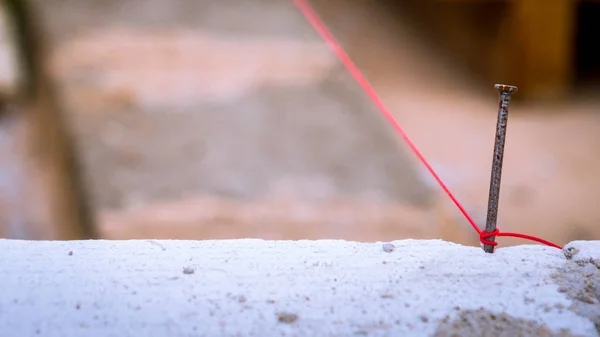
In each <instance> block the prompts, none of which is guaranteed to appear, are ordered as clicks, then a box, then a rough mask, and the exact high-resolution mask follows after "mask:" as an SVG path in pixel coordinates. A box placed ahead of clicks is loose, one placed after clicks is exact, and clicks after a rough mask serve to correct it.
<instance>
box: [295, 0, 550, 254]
mask: <svg viewBox="0 0 600 337" xmlns="http://www.w3.org/2000/svg"><path fill="white" fill-rule="evenodd" d="M293 1H294V4H295V5H296V7H297V8H298V9H299V10H300V12H302V14H303V15H304V17H305V18H306V20H307V21H308V22H309V23H310V24H311V25H312V27H313V28H314V29H315V30H316V31H317V33H319V35H321V38H323V40H324V41H325V42H326V43H327V44H328V45H329V47H330V48H331V49H332V50H333V52H334V53H335V54H336V56H337V57H338V59H339V60H340V61H341V62H342V63H343V64H344V66H345V67H346V69H347V70H348V72H349V73H350V74H351V75H352V77H354V79H355V80H356V82H358V84H359V85H360V86H361V87H362V88H363V89H364V91H365V92H366V93H367V95H368V96H369V97H370V98H371V100H373V102H374V103H375V105H377V107H378V108H379V110H380V111H381V113H382V114H383V115H384V116H385V117H386V118H387V120H388V121H389V122H390V124H392V126H393V127H394V129H396V131H397V132H398V133H399V134H400V136H402V138H403V139H404V141H405V142H406V143H407V144H408V146H409V147H410V149H411V150H412V151H413V152H414V153H415V155H416V156H417V157H418V158H419V160H420V161H421V162H422V163H423V165H425V167H426V168H427V170H428V171H429V172H430V173H431V175H432V176H433V177H434V178H435V180H436V181H437V182H438V184H439V185H440V187H441V188H442V189H443V190H444V192H446V194H447V195H448V197H450V199H452V201H453V202H454V204H455V205H456V207H458V209H459V210H460V212H461V213H462V214H463V215H464V217H465V218H466V219H467V221H468V222H469V224H471V226H472V227H473V229H474V230H475V231H476V232H477V233H478V234H479V239H480V241H481V243H482V244H484V245H492V246H496V245H497V244H498V243H497V242H492V241H489V240H488V239H489V238H490V237H492V236H512V237H517V238H522V239H527V240H531V241H536V242H539V243H543V244H545V245H548V246H552V247H556V248H559V249H562V247H560V246H559V245H556V244H554V243H552V242H550V241H546V240H543V239H540V238H537V237H534V236H530V235H526V234H519V233H508V232H500V231H499V230H498V229H496V230H495V231H493V232H491V233H486V232H485V231H483V230H481V229H479V227H477V224H476V223H475V221H474V220H473V218H471V216H470V215H469V214H468V213H467V211H466V210H465V208H464V207H463V206H462V205H461V204H460V202H459V201H458V200H457V199H456V197H455V196H454V194H452V192H450V190H449V189H448V187H447V186H446V184H444V182H443V181H442V179H441V178H440V177H439V176H438V174H437V173H436V172H435V171H434V170H433V168H432V167H431V165H430V164H429V162H427V160H426V159H425V157H424V156H423V154H422V153H421V151H419V149H417V147H416V145H415V144H414V143H413V142H412V140H410V138H408V135H407V134H406V132H405V131H404V129H403V128H402V126H400V124H399V123H398V122H397V121H396V119H395V118H394V116H393V115H392V113H391V112H390V111H389V110H388V108H387V107H386V106H385V104H383V101H382V100H381V98H379V96H378V95H377V93H376V92H375V90H374V89H373V87H372V86H371V85H370V84H369V81H367V79H366V78H365V77H364V76H363V74H362V73H361V71H360V70H359V69H358V67H357V66H356V65H355V64H354V62H353V61H352V59H351V58H350V56H348V54H347V53H346V51H345V50H344V49H343V48H342V46H341V45H340V44H339V43H338V42H337V40H336V39H335V38H334V37H333V35H332V34H331V33H330V32H329V29H327V26H325V24H324V23H323V21H322V20H321V19H320V18H319V16H318V15H317V13H316V12H315V11H314V10H313V8H312V7H311V6H310V5H309V4H308V3H307V2H306V0H293Z"/></svg>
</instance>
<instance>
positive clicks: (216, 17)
mask: <svg viewBox="0 0 600 337" xmlns="http://www.w3.org/2000/svg"><path fill="white" fill-rule="evenodd" d="M6 2H7V3H8V2H11V1H9V0H6ZM26 3H28V4H29V5H30V10H31V12H32V14H33V15H34V16H32V17H31V18H30V19H31V20H32V21H34V22H32V23H34V24H36V25H37V27H38V30H37V31H35V34H34V35H35V36H36V38H37V39H38V40H39V41H38V42H41V43H42V44H43V47H44V48H43V50H39V51H38V53H37V54H36V55H38V56H39V57H37V58H36V62H39V63H40V64H43V67H40V68H39V69H38V70H37V71H40V72H44V69H45V71H46V73H47V75H48V80H47V81H46V82H44V83H43V84H40V86H47V87H49V88H52V89H48V90H47V91H45V90H41V91H38V92H37V93H36V94H32V95H29V96H26V98H25V99H24V98H23V97H25V96H22V95H21V96H19V95H16V94H15V93H14V91H15V90H13V89H14V88H15V87H16V84H15V83H18V82H17V81H16V80H15V78H18V77H19V76H22V74H21V73H23V72H26V71H25V70H24V69H25V68H23V67H22V66H19V57H20V58H21V60H22V58H23V55H20V56H19V57H17V58H14V57H13V58H11V57H12V56H14V55H18V54H15V53H13V50H14V49H15V48H16V49H18V48H19V47H18V46H19V43H18V41H16V40H15V39H11V37H14V36H15V33H14V32H15V30H12V31H11V29H10V22H11V20H10V14H11V13H10V12H8V15H4V18H3V20H2V25H3V28H2V29H3V31H2V39H0V42H1V43H2V44H3V45H2V47H0V49H2V50H4V51H3V52H2V55H0V73H1V74H0V78H1V79H2V83H1V84H0V90H1V91H0V92H1V95H0V98H1V99H0V104H1V105H0V108H1V109H2V113H0V117H1V118H0V221H1V222H0V237H12V238H29V239H77V238H86V237H100V238H107V239H132V238H135V239H159V238H172V239H225V238H246V237H254V238H264V239H322V238H331V239H348V240H358V241H372V240H382V241H383V240H395V239H405V238H414V239H425V238H444V239H446V240H450V241H454V242H458V243H462V244H469V245H478V238H477V235H476V233H475V232H474V231H473V230H472V228H470V227H469V225H468V223H467V222H466V221H465V220H464V219H463V217H462V215H461V214H460V213H459V212H458V210H456V208H455V206H454V205H453V204H452V203H451V201H450V199H449V198H448V197H447V196H446V195H445V194H444V193H443V192H442V191H441V189H440V188H439V187H438V186H437V185H436V184H435V182H434V181H433V179H432V178H431V177H430V176H429V173H428V172H427V171H426V170H425V169H424V167H423V166H422V165H421V164H420V163H419V162H417V160H416V157H415V156H414V154H412V153H411V152H410V150H409V149H408V147H407V146H406V145H405V144H404V142H403V140H402V139H401V138H400V136H399V135H397V134H396V133H394V131H393V129H392V128H391V126H390V125H388V124H387V123H386V121H385V120H384V119H383V118H382V117H381V115H380V113H379V111H378V110H377V108H376V107H375V105H374V104H373V103H372V102H371V101H370V100H369V98H368V97H367V95H366V94H365V93H364V92H363V91H362V90H361V88H360V87H359V86H358V84H356V83H355V82H354V80H353V79H352V77H351V76H350V75H349V74H348V73H347V72H346V71H345V69H344V68H343V67H342V66H341V64H340V62H339V61H338V60H337V59H336V58H335V56H334V55H333V53H332V52H331V51H330V49H329V47H328V46H327V45H326V44H325V43H324V42H323V41H322V40H321V39H320V37H319V36H318V35H317V33H316V32H314V30H313V29H312V28H311V26H310V25H309V24H308V23H307V22H306V20H305V19H304V17H303V16H302V15H301V13H300V12H299V11H298V10H297V9H296V8H295V7H294V5H293V2H292V1H291V0H289V1H287V0H244V1H238V0H221V1H208V0H202V1H198V0H172V1H162V0H29V1H26ZM310 4H311V5H313V6H314V8H315V9H316V10H317V12H318V13H319V15H320V16H321V17H322V19H323V20H324V21H325V23H326V24H327V25H328V26H329V28H330V29H331V31H332V32H333V34H334V35H335V36H336V37H337V38H338V40H339V41H340V42H341V43H342V45H343V46H344V47H345V48H346V49H347V51H348V53H349V54H350V56H351V57H352V58H353V59H354V61H355V62H356V63H357V65H358V66H359V67H360V68H361V70H362V71H363V73H364V74H365V75H366V77H367V78H368V79H369V81H370V82H371V84H373V86H374V87H375V89H376V90H377V92H378V93H379V95H380V96H381V97H382V99H383V101H384V102H385V104H386V105H387V106H388V107H389V108H390V110H391V111H392V112H393V114H394V115H395V116H396V118H397V119H398V121H399V122H400V123H401V124H402V126H403V127H404V128H405V130H406V131H407V133H408V134H409V136H410V137H411V138H412V139H413V141H414V142H415V143H416V145H417V147H419V149H420V150H421V151H422V152H423V154H424V155H425V157H426V158H428V160H429V161H430V163H431V164H432V165H433V167H434V168H435V169H436V170H438V173H439V174H440V176H441V177H442V179H443V180H444V181H445V182H446V183H447V184H448V186H449V187H450V189H451V190H452V191H453V192H454V193H455V194H456V196H457V198H458V199H459V200H460V201H461V202H462V203H463V204H464V206H465V207H466V209H467V211H468V212H469V213H470V214H471V215H472V216H474V218H475V219H476V221H477V222H478V223H479V224H480V225H481V227H483V226H484V224H485V215H486V209H487V198H488V189H489V179H490V168H491V161H492V151H493V142H494V136H495V127H496V117H497V107H498V93H497V92H496V90H495V89H494V84H495V83H504V84H512V85H517V86H518V87H519V92H517V93H516V94H515V96H514V100H513V104H512V106H511V109H510V116H509V123H508V135H507V141H506V148H505V157H504V171H503V177H502V189H501V198H500V208H499V219H498V226H499V228H500V229H501V230H502V231H511V232H522V233H527V234H531V235H536V236H540V237H543V238H545V239H548V240H551V241H554V242H555V243H557V244H565V243H567V242H569V241H572V240H578V239H579V240H592V239H600V226H599V223H600V208H599V207H598V206H599V204H598V201H599V200H600V178H599V177H598V174H599V172H600V157H598V155H597V153H598V151H599V150H600V133H599V132H598V130H599V128H600V113H599V109H598V108H600V95H599V93H600V91H598V89H596V88H597V85H598V84H599V83H600V57H598V56H600V55H598V53H599V52H598V51H597V48H594V47H595V43H596V36H597V33H598V24H594V22H595V21H597V16H598V15H600V3H598V2H594V1H577V0H515V1H493V0H488V1H469V0H422V1H399V0H396V1H393V0H379V1H367V0H312V1H310ZM4 12H5V13H4V14H7V11H4ZM17 31H18V30H17ZM11 34H12V35H11ZM17 40H18V39H17ZM11 55H12V56H11ZM44 67H45V68H44ZM50 90H51V91H50ZM49 97H53V100H51V101H52V102H53V103H52V104H50V103H48V102H50V100H49ZM15 102H16V103H15ZM28 102H29V103H28ZM31 102H33V103H31ZM31 111H35V112H33V113H32V112H31ZM43 116H45V117H43ZM48 116H51V118H50V117H48ZM49 124H52V125H54V127H52V128H47V127H46V126H47V125H49ZM49 130H50V131H49ZM52 130H54V131H52ZM61 135H62V136H61ZM69 135H70V136H69ZM36 137H37V138H36ZM56 137H62V138H61V139H64V141H63V142H62V143H61V142H55V139H58V138H56ZM31 139H36V140H35V141H32V140H31ZM36 142H37V143H36ZM32 144H33V145H32ZM35 144H37V145H35ZM44 146H48V147H47V148H44ZM44 149H46V150H44ZM69 149H71V150H69ZM52 151H56V153H58V154H60V155H56V156H55V155H54V154H52V153H54V152H52ZM61 151H62V152H61ZM69 151H72V155H70V156H69V155H65V153H71V152H69ZM69 158H70V159H69ZM73 158H74V159H73ZM69 160H72V162H75V163H78V164H79V166H77V165H68V164H65V162H68V161H69ZM49 172H53V173H49ZM79 175H80V176H81V179H79V178H77V177H79ZM78 179H79V180H78ZM65 191H67V192H68V191H71V192H68V193H67V192H65ZM73 191H74V192H73ZM70 213H73V214H70ZM75 213H77V214H75ZM82 222H85V224H82ZM81 227H85V228H87V230H85V229H81ZM91 227H93V228H92V229H90V228H91ZM86 233H87V234H86ZM90 233H93V234H90ZM500 240H501V245H503V246H505V245H513V244H522V243H529V242H524V241H522V240H517V239H511V238H501V239H500Z"/></svg>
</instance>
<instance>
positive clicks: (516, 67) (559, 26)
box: [493, 0, 577, 98]
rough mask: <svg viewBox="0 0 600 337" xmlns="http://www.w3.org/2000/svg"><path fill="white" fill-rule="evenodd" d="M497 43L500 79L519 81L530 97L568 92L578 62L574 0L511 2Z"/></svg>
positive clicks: (519, 84) (523, 91) (498, 74)
mask: <svg viewBox="0 0 600 337" xmlns="http://www.w3.org/2000/svg"><path fill="white" fill-rule="evenodd" d="M507 5H508V8H507V11H506V15H505V16H504V20H503V22H502V24H501V25H502V26H501V27H500V29H499V31H498V39H497V42H496V45H495V51H496V52H495V53H494V54H495V57H496V59H495V60H494V62H493V63H494V64H495V65H498V64H504V66H503V67H502V68H501V69H497V70H500V71H501V73H496V74H495V78H498V81H500V82H501V81H502V80H509V81H510V83H516V84H517V85H518V86H519V91H520V92H521V93H522V95H523V96H526V97H527V98H556V97H561V96H563V95H565V94H566V93H567V92H568V90H569V87H570V86H571V83H572V77H573V73H574V68H575V64H574V63H573V57H574V55H573V54H574V48H575V45H574V41H575V40H574V33H575V32H574V30H575V24H576V5H577V1H574V0H526V1H508V2H507Z"/></svg>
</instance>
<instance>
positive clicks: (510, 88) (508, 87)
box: [494, 84, 519, 93]
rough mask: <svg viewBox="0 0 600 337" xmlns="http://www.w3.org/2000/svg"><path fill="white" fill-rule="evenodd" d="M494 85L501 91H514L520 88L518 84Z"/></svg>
mask: <svg viewBox="0 0 600 337" xmlns="http://www.w3.org/2000/svg"><path fill="white" fill-rule="evenodd" d="M494 87H495V88H496V89H498V91H500V92H509V93H513V92H517V90H519V88H517V87H516V86H514V85H508V84H496V85H495V86H494Z"/></svg>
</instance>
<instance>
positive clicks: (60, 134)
mask: <svg viewBox="0 0 600 337" xmlns="http://www.w3.org/2000/svg"><path fill="white" fill-rule="evenodd" d="M0 9H1V10H3V14H4V19H5V20H3V22H1V24H4V25H5V26H7V27H5V28H8V29H7V30H6V31H8V32H10V33H11V34H10V35H11V36H9V37H10V39H9V40H10V41H4V44H5V45H6V44H10V46H2V47H3V48H8V47H12V48H13V49H14V52H15V56H16V58H15V60H16V62H15V63H16V64H15V66H16V68H17V69H16V75H17V76H16V78H14V79H12V81H11V82H10V85H9V86H8V88H4V90H3V92H0V109H1V111H0V117H2V118H0V132H2V133H3V136H4V137H3V138H2V139H0V141H1V142H3V143H2V144H0V145H2V146H1V147H0V149H1V151H2V152H4V153H0V165H4V166H3V168H6V166H7V165H8V166H10V167H11V169H5V170H2V171H1V172H0V174H4V175H5V176H3V177H0V178H2V179H4V181H5V182H6V185H7V187H6V186H5V190H10V193H4V198H0V203H2V204H0V212H1V214H0V237H9V238H19V239H30V240H52V239H59V240H70V239H87V238H94V237H96V233H95V227H94V224H93V215H92V214H91V212H90V210H89V208H88V204H87V198H86V195H85V191H84V188H83V182H82V177H81V176H80V168H79V163H78V160H77V159H76V151H75V148H74V145H73V141H72V139H71V138H70V135H69V134H68V129H67V127H66V125H65V124H66V123H65V121H64V118H65V116H63V115H62V110H61V107H60V105H59V104H58V101H57V100H56V96H55V94H54V92H53V90H54V85H53V83H52V81H51V79H50V78H49V76H48V75H47V71H46V64H45V62H46V58H45V54H44V50H43V46H42V45H41V42H42V41H43V40H44V39H42V38H41V36H40V35H41V33H42V32H41V31H40V30H38V29H37V27H36V24H37V21H36V19H35V16H34V15H33V14H35V13H32V11H31V8H29V6H28V5H27V1H23V0H3V1H2V8H0ZM0 89H2V88H0ZM4 192H6V191H4ZM1 199H4V200H1Z"/></svg>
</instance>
